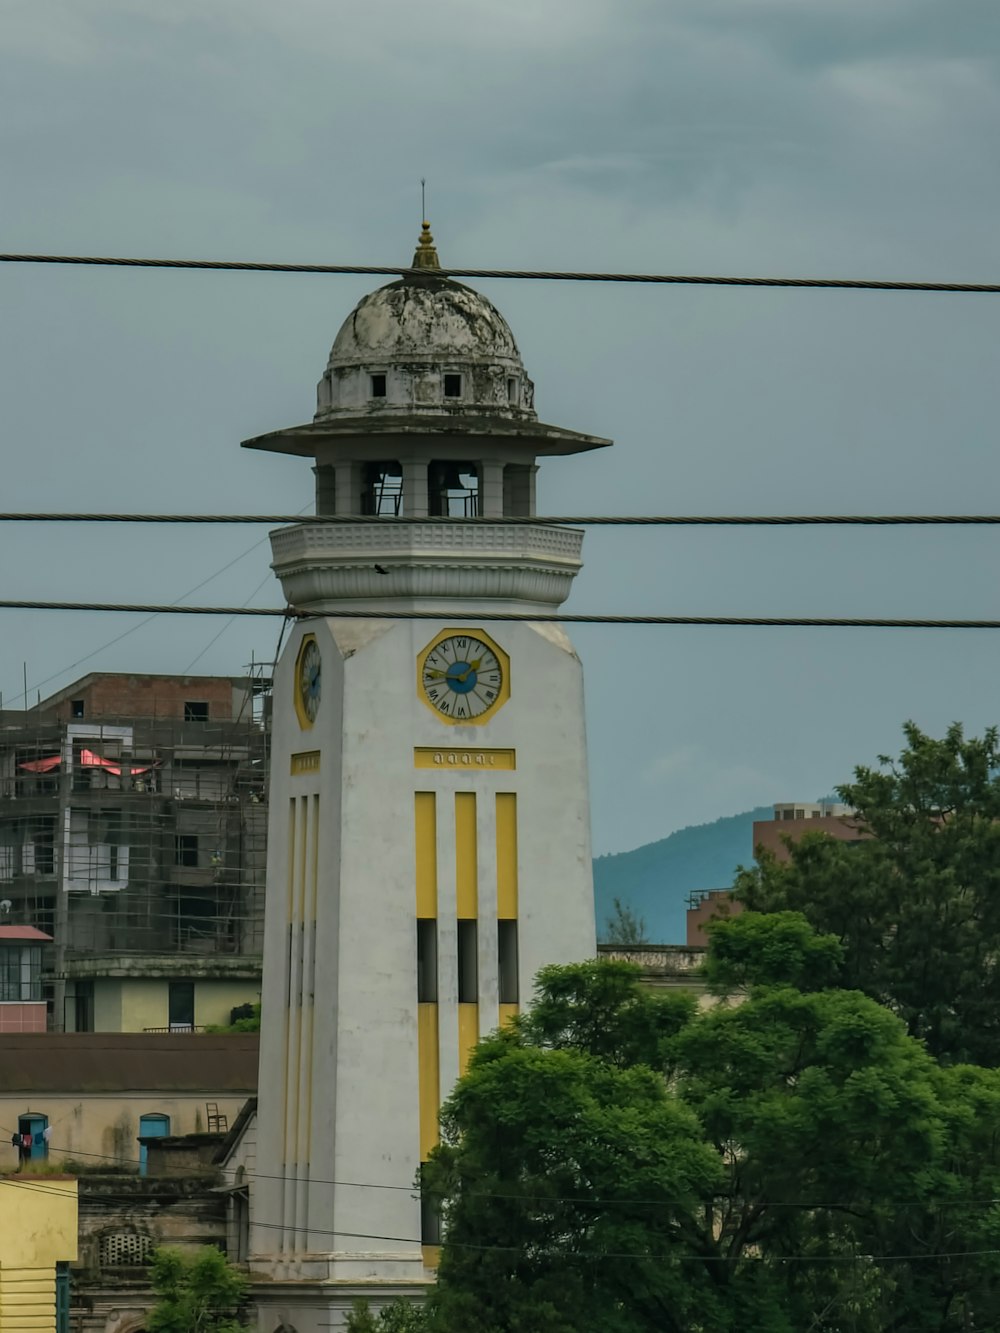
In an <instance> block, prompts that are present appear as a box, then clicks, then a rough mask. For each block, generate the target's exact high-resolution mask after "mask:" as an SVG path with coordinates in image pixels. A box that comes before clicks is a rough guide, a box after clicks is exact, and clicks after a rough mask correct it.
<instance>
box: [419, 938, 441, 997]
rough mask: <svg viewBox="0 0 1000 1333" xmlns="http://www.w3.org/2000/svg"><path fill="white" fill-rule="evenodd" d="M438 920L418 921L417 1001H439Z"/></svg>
mask: <svg viewBox="0 0 1000 1333" xmlns="http://www.w3.org/2000/svg"><path fill="white" fill-rule="evenodd" d="M437 997H438V994H437V922H436V921H429V920H420V921H418V922H417V1003H418V1004H435V1003H436V1002H437Z"/></svg>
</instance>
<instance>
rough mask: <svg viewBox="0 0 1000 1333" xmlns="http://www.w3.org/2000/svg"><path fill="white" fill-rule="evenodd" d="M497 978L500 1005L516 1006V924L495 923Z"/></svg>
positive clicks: (506, 922) (512, 922)
mask: <svg viewBox="0 0 1000 1333" xmlns="http://www.w3.org/2000/svg"><path fill="white" fill-rule="evenodd" d="M497 977H498V980H499V987H500V996H499V998H500V1003H501V1004H517V1002H518V992H517V922H516V921H498V922H497Z"/></svg>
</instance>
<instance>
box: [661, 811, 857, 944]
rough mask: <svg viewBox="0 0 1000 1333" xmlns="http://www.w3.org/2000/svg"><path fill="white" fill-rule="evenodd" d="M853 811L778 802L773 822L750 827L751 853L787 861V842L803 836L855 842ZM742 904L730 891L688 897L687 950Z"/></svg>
mask: <svg viewBox="0 0 1000 1333" xmlns="http://www.w3.org/2000/svg"><path fill="white" fill-rule="evenodd" d="M853 813H854V812H853V811H852V810H851V807H850V806H848V805H842V804H841V803H840V802H839V801H778V802H777V803H776V804H775V807H774V818H773V819H758V820H755V821H754V826H753V853H754V855H756V854H757V852H758V851H761V850H762V851H765V852H768V853H770V855H772V856H774V857H775V858H776V859H777V860H778V861H787V860H788V859H789V851H788V844H789V842H798V840H799V839H800V838H801V837H802V836H803V835H804V834H806V833H826V834H827V835H828V836H829V837H831V838H838V839H839V840H840V841H841V842H857V841H858V840H859V839H860V838H863V837H865V836H866V835H865V834H864V833H862V832H861V831H860V830H859V829H858V827H857V825H856V824H855V822H854V820H853V819H852V815H853ZM742 911H743V904H742V903H738V902H737V901H736V900H735V898H734V897H733V891H732V889H701V890H699V891H698V892H697V893H692V894H691V895H690V897H689V898H688V911H687V944H688V948H696V949H702V948H704V947H705V946H706V945H707V944H708V934H707V932H706V930H705V927H706V926H707V925H708V923H709V922H710V921H714V920H715V918H716V917H720V916H738V915H739V914H740V912H742Z"/></svg>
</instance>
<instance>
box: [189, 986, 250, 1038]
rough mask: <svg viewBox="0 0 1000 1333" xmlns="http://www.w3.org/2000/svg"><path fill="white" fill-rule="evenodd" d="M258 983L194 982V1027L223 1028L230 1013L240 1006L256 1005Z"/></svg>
mask: <svg viewBox="0 0 1000 1333" xmlns="http://www.w3.org/2000/svg"><path fill="white" fill-rule="evenodd" d="M259 1000H260V982H259V981H196V982H195V983H194V1022H195V1027H209V1026H212V1025H215V1024H218V1025H221V1026H224V1025H226V1024H228V1022H229V1015H230V1012H231V1011H232V1010H233V1009H235V1008H236V1006H237V1005H240V1004H257V1002H258V1001H259Z"/></svg>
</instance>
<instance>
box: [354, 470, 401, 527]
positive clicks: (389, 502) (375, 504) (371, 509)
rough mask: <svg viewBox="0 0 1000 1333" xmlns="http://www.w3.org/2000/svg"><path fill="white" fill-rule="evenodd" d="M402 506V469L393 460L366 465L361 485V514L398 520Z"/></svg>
mask: <svg viewBox="0 0 1000 1333" xmlns="http://www.w3.org/2000/svg"><path fill="white" fill-rule="evenodd" d="M402 504H403V469H402V466H401V465H400V464H399V463H398V462H396V461H393V460H387V461H385V462H380V463H366V464H365V465H364V472H363V474H362V483H361V512H362V514H370V515H376V516H383V517H391V518H398V517H399V514H400V510H401V508H402Z"/></svg>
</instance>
